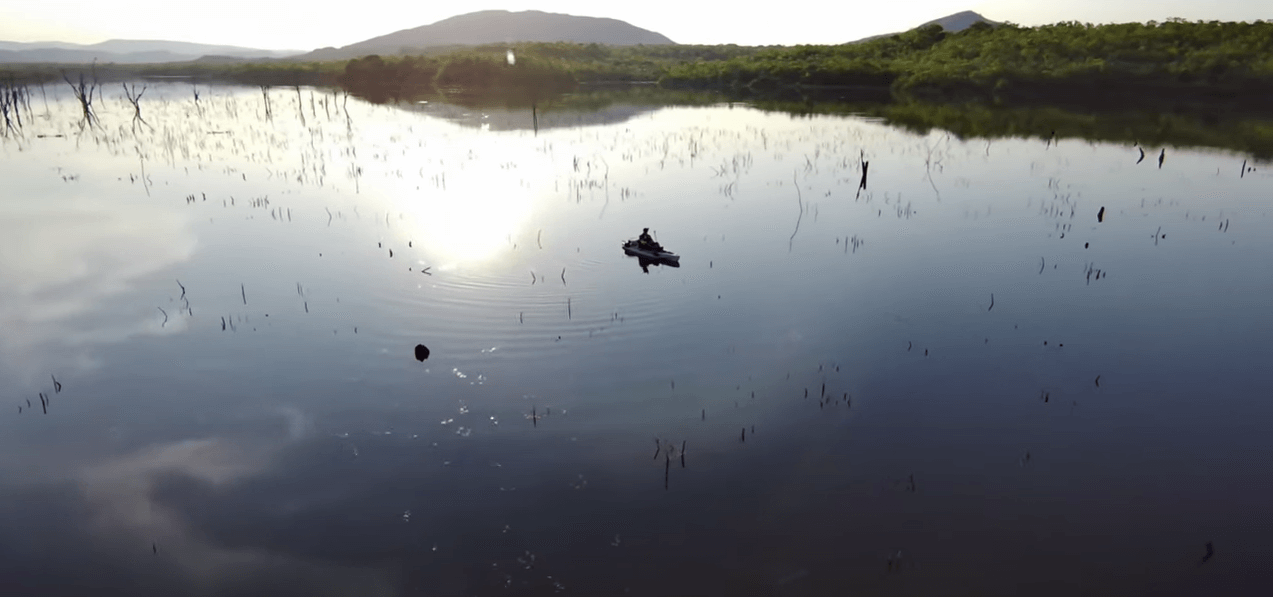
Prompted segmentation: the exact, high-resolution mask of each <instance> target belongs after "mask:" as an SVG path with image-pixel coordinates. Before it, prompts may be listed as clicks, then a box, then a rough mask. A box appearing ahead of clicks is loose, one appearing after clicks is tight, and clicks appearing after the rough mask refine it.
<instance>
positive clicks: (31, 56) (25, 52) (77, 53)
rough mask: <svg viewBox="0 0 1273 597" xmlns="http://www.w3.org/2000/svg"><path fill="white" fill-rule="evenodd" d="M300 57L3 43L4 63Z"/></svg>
mask: <svg viewBox="0 0 1273 597" xmlns="http://www.w3.org/2000/svg"><path fill="white" fill-rule="evenodd" d="M299 53H300V52H299V51H287V50H259V49H255V48H243V47H239V46H220V45H212V44H196V43H190V42H184V41H162V40H139V39H112V40H108V41H104V42H101V43H96V44H88V45H85V44H72V43H66V42H56V41H53V42H30V43H22V42H12V41H0V63H14V62H48V63H62V64H87V63H90V62H93V60H97V61H98V62H101V63H111V62H114V63H118V64H141V63H154V62H186V61H190V60H196V59H198V58H201V57H203V56H208V55H217V56H225V57H232V58H237V59H255V58H283V57H287V56H293V55H296V54H299Z"/></svg>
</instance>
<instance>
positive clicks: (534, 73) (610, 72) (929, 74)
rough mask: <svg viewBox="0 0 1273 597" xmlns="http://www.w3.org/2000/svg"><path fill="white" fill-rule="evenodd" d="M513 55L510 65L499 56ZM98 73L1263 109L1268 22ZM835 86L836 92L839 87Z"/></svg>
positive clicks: (49, 77) (407, 88)
mask: <svg viewBox="0 0 1273 597" xmlns="http://www.w3.org/2000/svg"><path fill="white" fill-rule="evenodd" d="M510 50H511V51H512V52H513V54H514V55H515V57H516V61H515V64H512V65H510V64H508V62H507V60H506V53H507V52H508V51H510ZM7 68H8V72H3V71H0V76H4V77H5V78H8V77H14V78H16V79H17V80H24V79H25V80H27V81H38V80H46V81H53V80H58V79H60V78H61V76H60V71H61V70H63V68H62V67H58V66H55V65H23V66H13V67H7ZM96 69H97V70H96V72H97V73H98V74H99V75H102V74H106V73H108V72H110V71H114V72H113V73H110V74H111V75H113V76H115V77H126V76H130V75H131V76H137V75H140V76H168V77H171V76H185V77H191V78H194V79H198V80H223V81H232V82H239V83H249V84H258V85H304V84H308V85H332V84H339V85H341V86H343V87H344V88H345V89H346V90H348V91H350V92H352V93H356V94H358V95H361V96H363V97H366V98H368V99H371V100H373V101H387V100H390V99H402V98H408V97H410V96H414V95H420V94H422V93H423V94H427V93H429V92H431V91H436V90H438V89H456V88H464V89H467V90H471V91H478V92H485V93H491V94H504V95H506V96H508V97H509V98H510V101H515V102H517V103H524V102H527V101H529V102H532V103H533V102H535V101H536V98H540V97H544V96H546V95H549V94H553V93H560V92H562V91H566V90H570V89H572V88H573V87H574V86H576V85H579V84H604V83H623V84H628V83H637V82H642V83H654V82H658V83H659V85H660V86H662V87H665V88H671V89H696V90H712V91H720V92H725V93H729V94H733V95H752V96H760V97H771V98H772V97H801V96H808V95H810V94H812V93H814V92H815V91H816V90H818V89H826V88H833V89H844V90H850V89H851V90H853V91H851V92H846V93H848V94H852V95H854V96H855V97H865V96H864V95H862V93H861V92H869V93H871V94H874V96H875V97H879V96H880V95H881V94H883V95H884V96H885V98H886V99H887V98H888V97H893V98H901V99H920V100H926V101H951V100H963V99H991V98H993V99H996V100H1023V101H1026V102H1029V103H1049V104H1063V103H1066V102H1068V101H1086V102H1095V103H1102V102H1109V101H1114V100H1116V99H1119V98H1122V101H1131V100H1132V99H1133V98H1134V101H1135V102H1141V101H1145V100H1155V101H1159V102H1161V101H1163V100H1166V101H1182V100H1189V101H1192V100H1197V101H1200V102H1203V103H1214V102H1216V101H1221V102H1228V101H1231V100H1239V101H1243V102H1245V103H1246V105H1248V106H1262V107H1261V108H1260V109H1261V110H1263V111H1266V112H1267V111H1269V110H1270V107H1269V106H1273V102H1270V101H1269V99H1270V97H1273V23H1269V22H1264V21H1256V22H1255V23H1233V22H1227V23H1226V22H1217V21H1212V22H1186V21H1183V20H1179V19H1173V20H1170V21H1168V22H1165V23H1154V22H1150V23H1147V24H1140V23H1130V24H1118V25H1090V24H1081V23H1073V22H1070V23H1058V24H1055V25H1047V26H1042V27H1019V26H1016V25H1013V24H1003V25H994V26H992V25H990V24H987V23H978V24H976V25H974V26H972V27H970V28H968V29H966V30H964V31H960V32H957V33H951V32H948V31H945V30H943V29H942V28H941V27H940V26H938V25H930V26H928V27H922V28H918V29H914V30H911V31H908V32H906V33H902V34H898V35H893V36H889V37H883V38H879V39H874V40H871V41H867V42H862V43H853V44H843V45H835V46H794V47H778V46H774V47H745V46H736V45H717V46H695V45H666V46H606V45H600V44H576V43H566V42H557V43H515V44H493V45H485V46H466V47H456V46H453V47H446V48H429V49H421V50H409V49H408V50H406V51H405V53H404V54H399V55H396V56H384V57H381V56H368V57H364V58H359V59H355V60H351V61H347V62H322V63H306V62H295V61H288V60H277V61H269V62H247V63H241V62H226V63H222V62H216V61H195V62H189V63H180V64H154V65H97V67H96ZM846 93H842V94H841V95H845V94H846Z"/></svg>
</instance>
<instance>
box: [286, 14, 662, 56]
mask: <svg viewBox="0 0 1273 597" xmlns="http://www.w3.org/2000/svg"><path fill="white" fill-rule="evenodd" d="M519 41H532V42H553V41H567V42H575V43H585V44H586V43H598V44H607V45H613V46H633V45H637V44H648V45H662V44H672V43H675V42H673V41H672V40H670V39H668V38H667V37H665V36H663V35H661V34H659V33H655V32H653V31H648V30H646V29H642V28H640V27H636V26H634V25H631V24H628V23H625V22H623V21H620V20H616V19H603V18H596V17H577V16H573V15H566V14H558V13H551V12H541V11H538V10H527V11H523V12H509V11H507V10H483V11H480V12H471V13H468V14H462V15H459V16H455V17H451V18H449V19H443V20H441V21H438V22H436V23H433V24H432V25H425V26H423V27H416V28H414V29H404V30H402V31H398V32H395V33H390V34H388V35H382V36H380V37H373V38H371V39H368V40H366V41H361V42H358V43H356V44H351V45H348V46H344V47H342V48H322V49H320V50H314V51H313V52H310V53H309V54H305V55H303V56H298V57H297V59H299V60H344V59H347V58H357V57H359V56H366V55H369V54H385V55H389V54H398V53H400V52H402V51H403V50H416V49H422V48H429V47H436V46H457V45H482V44H497V43H511V42H519Z"/></svg>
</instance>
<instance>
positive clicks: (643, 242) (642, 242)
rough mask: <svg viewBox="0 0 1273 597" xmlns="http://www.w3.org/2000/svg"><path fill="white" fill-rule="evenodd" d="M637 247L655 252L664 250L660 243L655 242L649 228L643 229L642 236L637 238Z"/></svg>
mask: <svg viewBox="0 0 1273 597" xmlns="http://www.w3.org/2000/svg"><path fill="white" fill-rule="evenodd" d="M637 246H638V247H641V248H642V249H650V250H654V251H657V250H659V249H662V247H660V246H659V243H656V242H654V239H653V238H651V237H650V229H649V228H642V229H641V236H640V237H638V238H637Z"/></svg>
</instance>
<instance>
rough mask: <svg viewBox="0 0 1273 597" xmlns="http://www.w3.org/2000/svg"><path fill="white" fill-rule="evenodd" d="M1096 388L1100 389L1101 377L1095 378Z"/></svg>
mask: <svg viewBox="0 0 1273 597" xmlns="http://www.w3.org/2000/svg"><path fill="white" fill-rule="evenodd" d="M1096 387H1098V388H1099V387H1101V376H1099V375H1097V376H1096Z"/></svg>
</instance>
